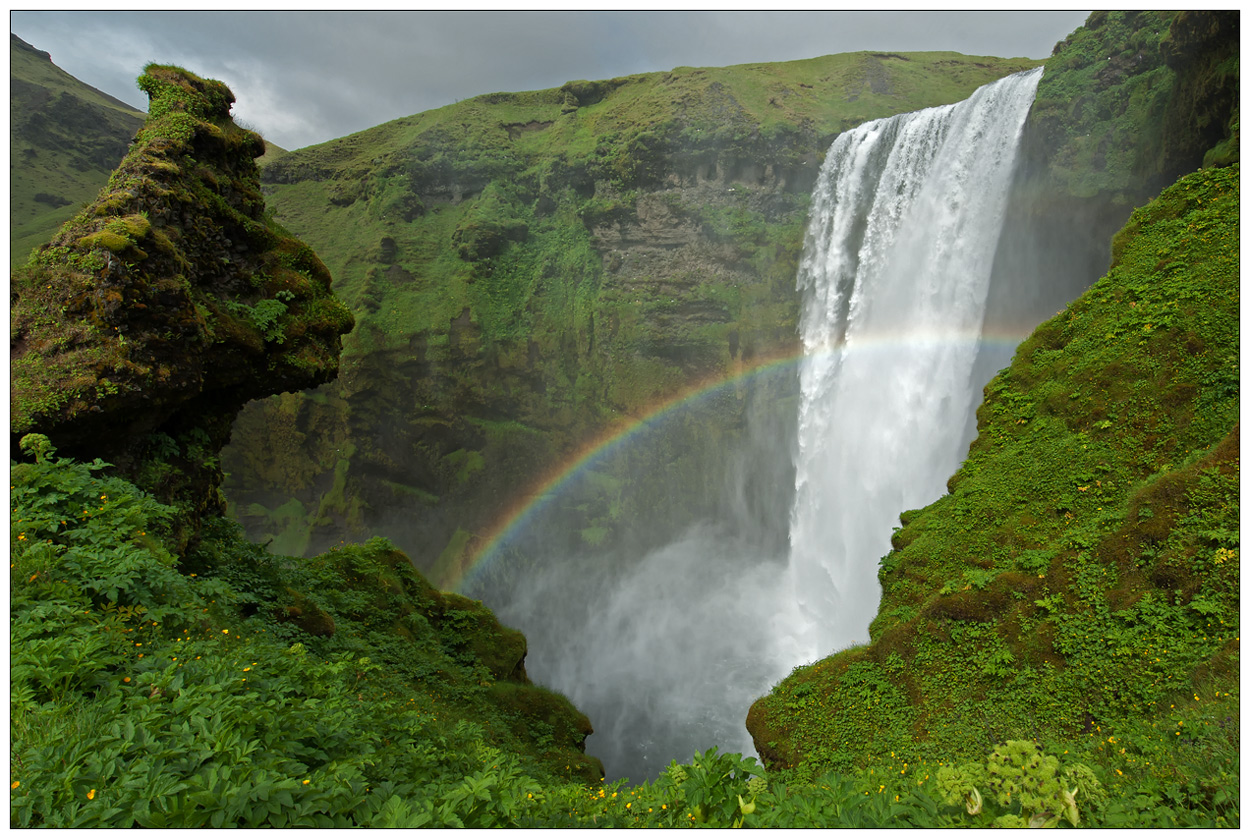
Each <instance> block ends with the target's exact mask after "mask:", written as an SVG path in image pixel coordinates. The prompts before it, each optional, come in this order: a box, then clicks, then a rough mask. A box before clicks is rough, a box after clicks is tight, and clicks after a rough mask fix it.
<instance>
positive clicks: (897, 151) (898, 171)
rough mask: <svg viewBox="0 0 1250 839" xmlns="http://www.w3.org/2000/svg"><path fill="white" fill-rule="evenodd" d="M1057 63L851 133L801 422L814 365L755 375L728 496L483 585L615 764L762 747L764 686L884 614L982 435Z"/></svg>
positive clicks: (823, 195)
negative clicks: (1034, 146)
mask: <svg viewBox="0 0 1250 839" xmlns="http://www.w3.org/2000/svg"><path fill="white" fill-rule="evenodd" d="M1040 74H1041V71H1040V70H1036V71H1033V72H1030V73H1026V74H1022V75H1017V76H1012V77H1009V78H1007V79H1003V80H1000V81H999V82H996V83H994V84H991V85H988V86H986V87H983V88H981V89H980V90H979V91H977V93H975V94H974V95H973V96H972V98H970V99H968V100H967V101H965V102H962V103H959V104H957V105H951V106H947V107H943V108H933V109H929V110H926V111H920V112H917V113H912V114H905V115H901V116H898V117H893V118H891V119H887V120H880V121H877V122H873V123H869V124H866V125H863V126H860V127H859V128H856V129H854V130H852V131H849V132H846V133H845V134H843V135H841V136H840V137H839V138H838V140H837V141H836V142H835V143H834V145H833V147H832V148H831V149H830V152H829V155H828V158H827V160H826V163H825V167H824V169H823V170H822V174H821V177H820V180H819V183H818V186H817V190H816V194H815V196H814V201H813V210H812V220H811V224H810V226H809V230H808V234H807V241H806V243H805V246H804V256H803V261H802V265H801V269H800V275H799V286H800V290H801V292H802V294H803V295H804V302H803V314H802V321H801V324H800V328H801V332H802V339H803V347H804V352H805V358H804V360H803V363H802V366H801V368H800V373H799V377H798V378H799V382H798V389H799V390H800V393H799V399H798V404H799V409H798V412H797V413H798V422H797V433H798V441H797V444H796V443H795V440H794V434H795V427H796V424H795V412H794V408H793V407H792V406H793V404H794V402H793V400H788V399H786V398H784V397H783V398H780V399H779V398H777V395H778V393H781V392H784V391H786V390H787V389H790V390H789V392H790V393H793V388H794V385H795V382H794V379H793V378H788V379H787V380H786V382H784V383H780V384H779V383H778V382H777V381H776V375H782V374H775V375H774V376H773V377H772V382H771V384H766V383H763V382H759V383H757V390H758V397H757V398H756V399H755V400H754V402H755V403H758V404H756V406H755V408H753V409H752V410H751V411H748V412H747V414H746V420H747V425H746V429H747V430H746V433H745V434H744V435H743V440H742V446H741V449H740V450H738V451H736V452H734V453H731V455H732V457H736V458H738V459H739V461H740V462H739V463H738V465H737V467H736V468H726V469H721V470H719V473H720V474H722V475H727V476H731V477H729V478H727V479H726V481H725V485H724V486H719V485H718V486H717V487H715V488H714V489H713V490H711V492H713V493H719V494H720V496H721V497H722V498H724V499H727V501H726V502H725V503H722V504H720V505H719V507H720V509H722V510H723V511H724V512H723V514H721V515H719V516H718V517H716V518H715V520H713V521H703V522H696V523H693V524H691V525H690V527H689V528H687V529H686V530H685V531H684V532H683V533H681V534H680V535H679V536H677V537H676V538H674V539H673V540H672V542H671V544H668V545H667V546H665V547H662V548H659V549H656V550H649V551H645V552H643V555H642V556H641V557H640V556H639V555H638V554H637V553H635V554H632V555H628V551H626V550H623V549H612V548H610V547H608V546H606V545H605V546H603V547H602V548H601V549H599V550H597V551H591V550H580V551H570V552H568V553H567V554H566V555H561V556H551V555H542V554H541V553H540V554H538V556H540V557H541V559H537V558H536V557H535V555H534V553H533V552H532V551H526V550H522V551H521V552H522V553H524V554H525V555H526V556H528V557H530V558H529V560H528V562H521V561H517V562H515V563H513V564H512V566H511V567H503V568H500V569H497V572H496V573H495V574H494V575H493V578H492V577H491V575H484V577H483V579H482V580H480V581H478V582H477V583H476V584H475V585H473V586H470V591H469V593H471V594H472V595H473V596H476V597H481V598H482V599H483V600H484V601H486V602H487V603H488V604H489V605H491V606H492V608H494V609H495V610H496V611H497V613H498V614H499V616H500V618H501V619H502V620H503V621H504V622H505V623H507V624H509V625H512V626H515V627H517V628H518V629H521V630H522V631H523V632H525V634H526V635H527V636H528V638H529V642H530V643H529V649H530V656H529V658H528V659H527V662H526V666H527V669H528V671H529V673H530V675H531V676H532V677H534V679H535V680H536V681H538V682H540V683H542V684H546V685H550V686H551V687H554V688H556V689H557V690H560V691H561V692H563V693H565V694H566V695H568V696H569V698H570V699H572V700H573V702H574V703H575V704H576V705H577V706H578V707H579V708H581V709H582V710H583V711H585V712H586V713H587V714H588V715H589V716H590V718H591V720H592V721H593V724H594V727H595V729H596V734H595V735H594V736H592V737H591V739H590V740H589V741H588V742H587V751H588V752H589V753H591V754H595V755H597V756H599V757H601V758H602V759H603V760H604V763H605V764H606V766H607V770H608V773H609V777H611V778H618V777H622V776H628V777H630V778H632V779H634V780H636V781H637V780H642V779H643V778H645V777H654V776H655V775H656V774H657V773H658V772H659V771H660V770H661V769H662V768H663V767H664V766H665V765H666V764H667V763H668V761H670V760H672V759H678V760H688V759H689V758H690V756H691V754H692V753H693V752H694V750H696V749H702V748H706V747H708V746H710V745H713V744H716V745H719V746H721V747H722V748H724V749H727V750H738V751H743V752H746V753H750V752H751V750H752V749H751V746H752V744H751V742H750V739H749V737H748V736H747V734H746V731H745V728H744V726H743V721H744V720H745V717H746V712H747V709H748V707H749V705H750V703H751V701H753V700H754V699H755V698H756V697H758V696H760V695H762V694H764V693H766V692H767V691H768V689H769V687H770V686H771V685H772V684H773V683H775V682H776V681H777V680H778V679H779V678H781V677H782V676H784V675H785V674H786V673H787V672H789V670H790V669H791V668H793V667H794V666H795V665H798V664H802V663H804V662H806V661H810V660H813V659H815V658H818V657H820V656H823V655H828V654H830V653H832V652H834V651H835V650H836V649H838V648H840V647H845V646H847V645H848V644H849V643H851V642H852V641H854V640H862V639H864V638H865V636H866V635H867V626H868V623H869V621H870V620H871V619H872V617H873V615H874V614H875V611H876V607H877V603H878V600H879V597H880V592H879V588H878V584H877V575H876V569H877V560H878V559H879V558H880V557H881V556H882V555H884V554H885V553H886V552H887V551H888V550H889V536H890V531H891V526H892V525H893V523H894V522H895V521H896V520H897V516H898V514H899V512H900V511H902V510H904V509H907V508H908V507H914V506H917V505H920V504H924V503H927V502H928V501H931V500H932V499H934V498H936V497H937V496H938V495H939V494H940V493H941V492H942V489H943V482H944V481H945V480H946V478H947V477H948V476H949V475H950V474H951V473H952V472H954V470H955V468H956V467H957V466H958V463H959V459H960V456H961V454H962V452H961V443H962V444H966V439H965V438H966V431H965V426H966V418H967V416H968V414H969V412H970V411H971V410H972V408H973V407H974V405H975V396H976V393H977V389H978V388H979V386H980V384H981V383H980V382H973V381H972V378H971V376H972V365H973V361H974V359H975V357H976V354H977V346H978V337H979V334H980V330H981V320H982V316H983V310H984V305H985V298H986V290H987V286H988V283H989V274H990V265H991V262H992V259H993V256H994V250H995V246H996V243H997V240H998V235H999V225H1000V224H1001V218H1002V215H1003V209H1004V205H1005V203H1006V196H1007V189H1008V184H1009V181H1010V176H1011V170H1012V165H1013V160H1014V156H1015V149H1016V144H1017V140H1018V137H1019V134H1020V130H1021V126H1022V125H1023V121H1024V117H1025V115H1026V113H1027V111H1028V109H1029V106H1030V104H1031V102H1032V98H1033V93H1034V90H1035V89H1036V85H1037V81H1038V78H1039V77H1040ZM791 375H793V374H792V373H791ZM787 405H789V406H791V407H790V408H789V413H788V414H786V415H785V416H784V417H783V416H781V414H782V413H784V412H785V410H786V406H787ZM677 445H679V446H680V445H681V444H680V443H678V444H677ZM795 452H797V455H795V454H794V453H795ZM791 457H794V458H795V477H794V480H793V482H792V484H789V485H792V486H793V487H794V497H793V499H792V501H791V499H788V498H786V499H781V500H782V501H785V502H790V503H789V508H790V511H791V514H790V522H789V553H788V555H787V552H786V548H785V537H786V522H785V513H784V510H785V509H786V504H784V503H783V504H780V505H778V504H777V503H776V502H777V500H778V498H777V496H778V494H779V493H785V492H787V489H786V488H780V489H779V487H787V488H788V486H789V485H786V484H779V482H778V481H777V480H776V479H777V470H776V469H775V468H773V467H770V466H767V465H763V464H765V463H766V462H767V463H769V464H776V463H777V462H779V459H781V458H785V459H786V460H785V461H784V462H786V463H788V462H789V460H788V459H789V458H791ZM632 466H634V467H637V463H636V462H634V463H632ZM629 467H630V464H629V463H626V464H625V468H629ZM613 468H615V467H613V466H612V464H611V463H603V464H597V465H596V469H602V470H604V474H609V473H610V472H611V471H612V469H613ZM732 476H736V478H734V477H732ZM601 483H602V481H601ZM570 492H571V493H575V490H570ZM585 503H586V502H585V500H584V499H577V498H569V499H567V500H566V503H565V505H564V506H565V507H566V508H567V509H573V508H576V507H577V506H578V505H579V504H580V505H582V506H585ZM555 506H556V505H553V508H554V507H555ZM710 506H711V507H716V506H717V505H715V504H713V505H710ZM761 511H764V512H765V513H766V515H763V516H761V515H760V512H761ZM622 524H624V523H623V522H622ZM651 526H652V523H650V522H646V521H638V522H634V527H636V528H639V529H640V530H646V529H647V528H649V527H651ZM567 527H568V525H567V519H566V520H562V519H561V518H560V516H559V515H558V514H556V513H552V514H550V516H549V517H548V518H547V519H546V520H545V521H536V522H535V524H534V525H533V526H532V527H531V533H530V536H531V539H532V543H531V544H538V545H542V544H548V545H550V544H556V543H558V540H556V539H554V538H546V537H544V536H543V533H547V534H552V533H559V532H561V530H562V529H564V530H567ZM539 550H540V551H541V548H540V549H539ZM796 601H797V604H798V605H797V606H796Z"/></svg>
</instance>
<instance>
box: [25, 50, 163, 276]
mask: <svg viewBox="0 0 1250 839" xmlns="http://www.w3.org/2000/svg"><path fill="white" fill-rule="evenodd" d="M9 78H10V98H9V119H10V122H9V152H10V155H11V157H12V163H13V165H12V166H11V167H10V175H11V180H10V184H9V212H10V217H9V240H10V244H11V246H12V252H11V254H10V258H11V263H12V264H13V265H19V264H22V263H24V262H25V261H26V258H27V256H28V255H29V254H30V251H31V249H32V248H34V247H36V246H38V245H40V244H43V243H44V242H46V241H47V240H48V239H49V238H50V237H51V235H52V234H53V233H55V232H56V230H57V228H59V227H60V226H61V225H62V224H64V223H65V222H66V221H68V220H69V219H70V217H71V216H73V215H74V213H76V212H78V210H79V209H80V208H81V206H82V205H83V204H85V203H87V202H89V201H91V200H92V199H93V198H95V196H96V193H98V192H99V191H100V189H101V188H102V187H103V186H104V184H105V182H107V181H108V177H109V173H111V172H112V171H113V168H114V167H115V166H117V164H118V163H119V162H120V161H121V159H122V157H123V155H125V153H126V146H127V144H128V143H129V142H130V140H131V138H132V137H133V136H134V134H135V132H136V131H138V130H139V127H140V126H142V124H143V114H142V113H140V112H138V111H136V110H134V109H133V108H131V107H130V106H129V105H126V104H124V103H123V102H120V101H118V100H117V99H114V98H113V97H111V96H109V95H107V94H105V93H101V92H100V91H98V90H96V89H95V88H93V87H89V86H88V85H85V84H83V83H82V82H80V81H78V80H77V79H75V78H74V77H73V76H71V75H69V74H68V73H66V72H65V71H63V70H61V69H60V68H58V67H57V66H56V65H54V64H53V63H52V62H51V61H50V60H49V59H48V55H47V53H43V52H40V51H38V50H36V49H34V48H33V47H31V46H30V45H28V44H26V43H24V42H22V41H20V40H19V39H17V38H16V37H15V36H10V39H9ZM37 194H44V195H46V196H48V197H49V198H53V199H55V200H52V201H51V203H50V202H49V200H48V199H45V200H43V201H38V200H36V198H35V196H36V195H37ZM62 202H64V203H62ZM57 203H60V206H54V204H57Z"/></svg>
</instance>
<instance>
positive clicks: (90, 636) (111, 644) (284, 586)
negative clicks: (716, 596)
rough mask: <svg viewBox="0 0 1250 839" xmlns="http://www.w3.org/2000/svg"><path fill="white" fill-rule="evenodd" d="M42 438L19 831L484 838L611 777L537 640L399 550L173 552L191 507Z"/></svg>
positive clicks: (217, 535)
mask: <svg viewBox="0 0 1250 839" xmlns="http://www.w3.org/2000/svg"><path fill="white" fill-rule="evenodd" d="M25 444H26V445H27V447H28V448H30V449H34V448H36V447H37V448H38V451H39V455H38V457H39V459H38V461H37V462H35V463H17V464H12V482H13V489H12V491H11V499H12V502H11V503H12V515H11V521H12V528H11V536H10V546H11V549H12V560H11V562H12V564H11V568H10V577H11V586H12V608H11V617H12V630H13V639H12V640H13V658H12V663H11V689H12V700H11V713H12V723H11V735H12V737H13V749H12V750H11V752H10V771H11V775H12V782H11V805H10V814H11V821H12V824H13V826H21V827H26V826H45V827H70V826H74V827H87V826H111V827H130V826H143V827H193V826H213V827H219V826H222V825H223V824H225V825H232V826H233V825H240V826H243V825H246V826H258V825H266V826H275V827H284V826H287V827H298V826H304V827H329V826H352V825H361V824H363V825H373V826H384V825H387V824H393V823H395V820H396V819H400V818H401V816H402V820H403V821H404V823H405V824H408V825H409V826H418V825H421V824H428V825H431V826H460V825H461V824H464V825H469V826H481V827H488V826H493V825H496V824H515V823H517V822H518V820H520V819H521V818H523V817H524V816H525V815H526V814H529V813H532V812H533V811H534V810H535V808H536V802H534V801H533V800H532V797H531V796H532V794H533V793H537V792H540V789H541V788H540V787H539V785H538V781H542V782H543V784H545V785H548V786H559V785H560V784H561V783H567V782H568V780H569V779H573V778H580V779H582V780H583V781H594V782H597V781H598V779H599V777H600V774H601V771H602V768H601V767H600V766H599V764H598V762H597V761H595V760H593V759H591V758H587V757H586V756H585V755H583V754H582V753H581V751H580V748H579V747H580V744H581V742H582V740H584V738H585V736H586V734H588V733H589V730H590V726H589V723H588V722H587V721H586V718H585V717H584V716H582V715H581V714H579V713H577V711H576V710H575V709H573V708H572V706H571V705H569V703H568V701H567V700H565V699H564V698H563V697H560V696H558V695H556V694H553V693H551V692H550V691H547V690H544V689H543V688H539V687H536V686H534V685H531V684H529V682H528V679H526V678H525V675H524V668H523V666H521V661H522V659H523V658H524V654H525V642H524V639H523V638H522V637H521V636H520V634H519V633H516V632H514V631H512V630H508V629H505V628H503V627H501V626H500V625H499V624H498V622H497V621H495V619H494V617H493V616H492V615H491V614H490V612H488V611H487V610H485V609H483V608H482V606H481V604H479V603H476V602H475V601H469V600H466V599H464V598H460V597H457V596H456V595H449V594H441V593H439V592H437V591H435V590H433V589H432V588H430V587H429V585H428V584H426V583H425V581H424V580H423V579H422V578H421V577H420V575H418V574H417V573H416V572H414V571H413V570H412V567H411V564H410V563H409V561H408V559H407V557H405V556H404V555H403V554H401V553H399V552H397V551H396V550H395V549H394V548H393V547H391V546H390V545H389V544H388V543H386V542H385V541H384V540H372V541H370V542H369V543H367V544H365V545H361V546H347V547H343V548H341V549H339V550H335V551H331V552H329V553H327V554H324V555H323V556H320V557H317V558H315V559H313V560H307V561H303V560H301V561H292V560H290V559H288V558H284V557H277V556H272V555H269V554H267V553H265V552H264V551H263V550H262V549H260V548H259V547H257V546H256V545H253V544H250V543H247V542H245V541H243V540H242V539H241V538H240V536H239V534H238V533H237V525H233V524H229V523H227V522H225V521H223V520H218V522H217V523H216V524H215V525H214V526H213V527H212V528H210V529H209V532H207V533H206V534H205V538H204V539H203V540H202V541H201V542H200V543H199V545H198V547H197V548H196V549H195V550H194V551H193V552H191V553H188V554H186V555H184V556H175V555H174V554H172V553H171V552H170V550H169V545H170V544H171V540H170V537H171V531H170V523H171V519H172V516H173V515H174V514H175V511H174V510H173V509H172V508H170V507H166V506H164V505H161V504H159V503H157V502H156V501H155V500H153V499H152V498H151V497H150V496H148V495H146V494H145V493H143V492H142V491H141V490H139V489H138V488H137V487H135V486H134V485H133V484H130V483H128V482H126V481H124V480H122V479H120V478H115V477H111V478H110V477H105V476H103V475H102V474H101V472H102V470H103V469H104V467H105V464H102V463H100V462H99V461H97V462H95V463H93V464H83V463H77V462H74V461H70V460H66V459H61V458H57V457H56V456H55V452H54V451H52V450H51V446H50V445H49V444H48V443H47V438H43V437H40V436H39V435H34V436H33V437H28V438H26V441H25ZM535 779H538V780H535ZM561 779H563V780H561ZM509 796H512V797H511V798H510V797H509Z"/></svg>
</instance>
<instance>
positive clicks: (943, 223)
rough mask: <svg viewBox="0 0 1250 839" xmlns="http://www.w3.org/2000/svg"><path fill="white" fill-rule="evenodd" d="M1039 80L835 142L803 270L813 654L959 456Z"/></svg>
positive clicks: (804, 492)
mask: <svg viewBox="0 0 1250 839" xmlns="http://www.w3.org/2000/svg"><path fill="white" fill-rule="evenodd" d="M1041 73H1042V71H1041V69H1040V68H1039V69H1036V70H1032V71H1029V72H1026V73H1021V74H1017V75H1014V76H1010V77H1007V78H1005V79H1001V80H999V81H997V82H994V83H992V84H989V85H986V86H984V87H982V88H980V89H979V90H977V92H976V93H974V94H973V95H972V97H970V98H969V99H967V100H965V101H963V102H960V103H958V104H955V105H948V106H944V107H939V108H929V109H926V110H923V111H917V112H914V113H908V114H900V115H898V116H895V117H891V118H889V119H884V120H877V121H874V122H871V123H867V124H865V125H861V126H859V127H858V128H855V129H854V130H852V131H848V132H845V133H843V134H841V135H839V136H838V138H837V140H836V141H835V142H834V143H833V146H832V147H831V148H830V150H829V154H828V156H827V158H826V160H825V165H824V168H823V169H822V171H821V175H820V178H819V180H818V182H817V185H816V191H815V193H814V195H813V204H812V214H811V220H810V223H809V226H808V231H807V237H806V240H805V242H804V251H803V258H802V262H801V264H800V268H799V276H798V287H799V291H800V293H801V294H802V295H803V310H802V316H801V320H800V325H799V328H800V332H801V336H802V341H803V350H804V356H805V357H804V362H803V365H802V367H801V368H800V374H799V376H800V388H801V398H800V409H799V431H798V454H797V457H796V466H797V472H796V476H795V499H794V506H793V509H792V512H791V523H790V570H791V573H792V580H793V587H794V596H795V598H796V600H797V602H798V605H799V613H800V616H801V619H802V620H801V624H802V629H803V632H804V637H805V643H806V645H807V648H808V649H809V651H810V655H811V657H812V658H817V657H820V656H824V655H828V654H829V653H831V652H833V651H834V650H835V649H838V648H841V647H846V646H848V645H850V644H853V643H857V642H865V641H867V628H868V624H869V622H870V621H871V620H872V618H873V617H874V615H875V614H876V610H877V604H878V602H879V601H880V596H881V592H880V586H879V584H878V582H877V575H876V561H877V559H879V558H880V557H881V556H883V555H885V554H886V553H887V552H888V551H889V550H890V538H889V537H890V532H891V529H892V526H893V525H894V524H895V523H896V522H897V517H898V515H899V513H900V512H901V511H903V510H907V509H909V508H913V507H918V506H921V505H923V504H926V503H929V502H931V501H933V500H934V499H935V498H937V497H938V496H939V495H941V493H942V492H943V490H944V486H945V481H946V479H947V478H948V477H949V476H950V475H951V474H952V473H953V472H954V471H955V469H956V468H957V467H958V465H959V462H960V460H961V459H962V455H963V451H962V447H963V446H966V444H967V440H966V428H967V426H968V419H969V415H970V412H971V411H973V410H974V409H975V407H976V404H977V402H978V397H979V386H980V384H981V383H979V382H976V383H974V382H973V380H972V367H973V362H974V361H975V359H976V355H977V349H978V344H979V340H980V333H981V323H982V318H983V315H984V310H985V300H986V295H987V292H988V288H989V278H990V268H991V264H992V262H993V259H994V251H995V248H996V247H997V243H998V236H999V232H1000V230H1001V227H1002V219H1003V214H1004V211H1005V208H1006V202H1007V193H1008V188H1009V186H1010V181H1011V175H1012V169H1013V164H1014V161H1015V156H1016V148H1017V145H1018V141H1019V137H1020V133H1021V131H1022V129H1023V125H1024V119H1025V117H1026V116H1027V114H1028V110H1029V107H1030V106H1031V105H1032V102H1033V95H1034V93H1035V91H1036V89H1037V83H1038V80H1039V79H1040V78H1041Z"/></svg>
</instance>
